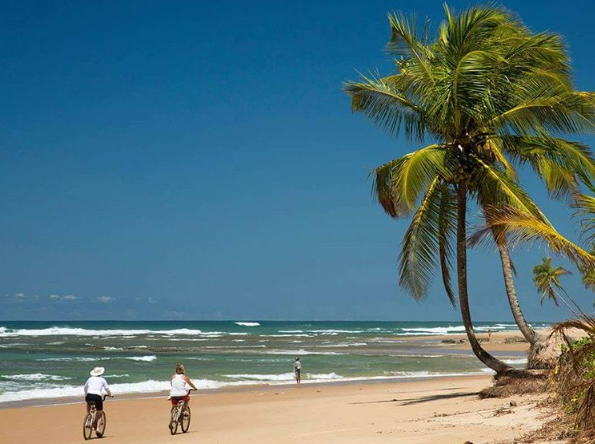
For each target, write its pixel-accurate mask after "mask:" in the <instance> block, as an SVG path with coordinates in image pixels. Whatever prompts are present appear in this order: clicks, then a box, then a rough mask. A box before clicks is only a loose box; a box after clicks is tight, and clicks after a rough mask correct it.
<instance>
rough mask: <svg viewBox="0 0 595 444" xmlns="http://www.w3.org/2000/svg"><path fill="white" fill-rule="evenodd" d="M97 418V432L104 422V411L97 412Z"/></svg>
mask: <svg viewBox="0 0 595 444" xmlns="http://www.w3.org/2000/svg"><path fill="white" fill-rule="evenodd" d="M95 418H96V419H95V430H97V428H98V427H99V425H100V424H101V423H102V422H103V411H102V410H97V416H96V417H95Z"/></svg>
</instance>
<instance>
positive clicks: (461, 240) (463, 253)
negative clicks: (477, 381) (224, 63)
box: [457, 183, 512, 373]
mask: <svg viewBox="0 0 595 444" xmlns="http://www.w3.org/2000/svg"><path fill="white" fill-rule="evenodd" d="M457 195H458V202H457V213H458V217H457V278H458V284H459V306H460V308H461V317H462V318H463V325H464V326H465V332H466V333H467V338H469V343H470V344H471V349H472V350H473V353H475V356H477V358H478V359H479V360H480V361H481V362H483V363H484V364H485V365H486V366H487V367H489V368H491V369H492V370H494V371H495V372H496V373H505V372H507V371H510V370H512V369H511V367H509V366H508V365H506V364H505V363H503V362H502V361H500V360H499V359H496V358H495V357H493V356H492V355H491V354H489V353H488V352H487V351H485V350H484V349H483V347H482V346H481V344H480V343H479V341H478V340H477V337H476V336H475V331H474V330H473V323H472V321H471V312H470V310H469V294H468V292H467V227H466V224H467V221H466V216H467V187H466V185H465V184H464V183H460V184H459V186H458V187H457Z"/></svg>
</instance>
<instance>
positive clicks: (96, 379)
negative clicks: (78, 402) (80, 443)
mask: <svg viewBox="0 0 595 444" xmlns="http://www.w3.org/2000/svg"><path fill="white" fill-rule="evenodd" d="M103 373H105V368H104V367H95V368H94V369H93V370H91V373H90V374H91V377H90V378H89V379H87V382H86V383H85V402H86V403H87V413H89V410H90V409H91V406H90V405H89V403H90V402H94V403H95V407H96V409H97V418H96V421H95V424H93V427H94V428H95V433H96V434H97V436H98V437H99V438H101V433H99V432H98V431H97V428H98V427H97V426H98V424H100V423H101V422H102V421H103V395H104V394H107V396H109V397H113V395H112V392H111V391H110V389H109V385H107V381H106V380H105V378H104V377H103V376H102V375H103ZM99 428H101V427H99Z"/></svg>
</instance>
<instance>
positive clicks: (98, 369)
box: [91, 367, 105, 376]
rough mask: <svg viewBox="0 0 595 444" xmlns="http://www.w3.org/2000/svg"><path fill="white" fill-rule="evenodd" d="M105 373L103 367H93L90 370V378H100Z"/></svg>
mask: <svg viewBox="0 0 595 444" xmlns="http://www.w3.org/2000/svg"><path fill="white" fill-rule="evenodd" d="M104 372H105V367H95V368H94V369H93V370H91V376H101V375H103V373H104Z"/></svg>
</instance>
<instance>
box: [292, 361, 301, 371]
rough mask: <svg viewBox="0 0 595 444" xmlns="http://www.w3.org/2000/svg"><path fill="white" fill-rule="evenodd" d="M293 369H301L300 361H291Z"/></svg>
mask: <svg viewBox="0 0 595 444" xmlns="http://www.w3.org/2000/svg"><path fill="white" fill-rule="evenodd" d="M293 369H294V370H301V369H302V361H295V362H294V363H293Z"/></svg>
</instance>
